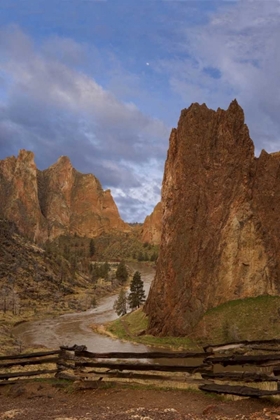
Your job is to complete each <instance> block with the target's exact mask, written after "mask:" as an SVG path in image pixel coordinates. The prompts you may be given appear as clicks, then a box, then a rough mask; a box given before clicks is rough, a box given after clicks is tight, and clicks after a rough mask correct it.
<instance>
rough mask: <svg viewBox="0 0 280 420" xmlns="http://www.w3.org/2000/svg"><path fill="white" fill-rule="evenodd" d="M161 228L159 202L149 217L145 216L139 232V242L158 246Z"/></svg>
mask: <svg viewBox="0 0 280 420" xmlns="http://www.w3.org/2000/svg"><path fill="white" fill-rule="evenodd" d="M161 228H162V204H161V202H159V203H158V204H157V205H156V206H155V208H154V210H153V212H152V213H151V214H150V216H147V217H146V219H145V221H144V223H143V226H142V231H141V241H142V242H144V243H145V242H148V243H149V244H152V245H159V243H160V237H161Z"/></svg>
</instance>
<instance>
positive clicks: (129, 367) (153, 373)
mask: <svg viewBox="0 0 280 420" xmlns="http://www.w3.org/2000/svg"><path fill="white" fill-rule="evenodd" d="M221 353H222V354H221ZM240 353H241V354H240ZM161 359H164V363H163V361H162V360H161ZM34 366H37V370H34ZM227 366H229V367H230V370H226V369H225V367H227ZM264 367H265V369H264ZM232 369H234V371H232ZM252 369H253V370H254V371H252ZM279 373H280V340H265V341H253V342H249V341H246V342H244V341H243V342H239V343H226V344H221V345H215V346H214V345H209V346H206V347H205V348H204V352H203V353H201V352H199V353H191V352H139V353H130V352H111V353H94V352H89V351H87V348H86V347H85V346H77V345H75V346H72V347H66V346H62V347H60V349H58V350H53V351H44V352H36V353H28V354H19V355H15V356H1V357H0V385H6V384H12V383H15V382H18V381H21V380H28V378H30V377H42V376H46V375H47V376H48V377H49V376H51V377H56V378H58V379H69V380H72V381H76V382H78V383H79V384H80V386H81V387H95V386H97V384H99V383H100V381H112V380H113V381H122V380H124V379H127V380H130V381H139V380H141V381H143V380H144V381H150V380H154V381H160V382H161V383H163V384H164V383H165V381H179V382H185V383H186V384H187V383H189V381H191V380H193V381H194V382H195V381H196V384H197V385H198V388H200V389H201V390H202V391H205V392H215V393H222V394H233V395H241V396H248V397H260V396H267V395H277V394H280V390H279V389H280V376H278V374H279ZM226 382H227V383H226ZM244 383H261V384H262V386H263V384H269V388H271V386H272V387H274V389H269V390H267V389H259V388H257V387H252V386H250V387H248V386H244Z"/></svg>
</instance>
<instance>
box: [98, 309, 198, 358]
mask: <svg viewBox="0 0 280 420" xmlns="http://www.w3.org/2000/svg"><path fill="white" fill-rule="evenodd" d="M90 327H91V329H92V330H93V331H94V332H96V333H98V334H104V335H107V336H108V337H112V338H114V339H116V340H123V341H129V342H132V343H135V344H143V345H145V346H150V347H157V348H165V349H169V350H188V351H196V352H199V351H203V349H202V347H201V346H200V345H199V344H198V343H197V342H196V341H195V340H191V339H190V338H189V337H155V336H153V335H149V334H145V331H146V329H147V327H148V317H147V316H146V314H145V313H144V312H143V311H142V308H139V309H137V310H135V311H133V312H130V313H129V314H127V315H124V316H122V317H120V318H118V319H116V320H114V321H112V322H108V323H107V324H103V325H99V324H91V325H90Z"/></svg>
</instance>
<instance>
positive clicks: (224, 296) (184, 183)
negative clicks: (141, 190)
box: [145, 101, 280, 335]
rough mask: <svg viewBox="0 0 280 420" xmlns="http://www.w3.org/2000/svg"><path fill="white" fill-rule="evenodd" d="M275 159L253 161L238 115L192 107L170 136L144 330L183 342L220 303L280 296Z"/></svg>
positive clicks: (279, 169) (279, 182)
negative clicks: (181, 338) (160, 224)
mask: <svg viewBox="0 0 280 420" xmlns="http://www.w3.org/2000/svg"><path fill="white" fill-rule="evenodd" d="M279 205H280V154H270V155H269V154H267V153H266V152H265V151H263V152H262V153H261V155H260V157H259V158H258V159H257V158H255V157H254V146H253V143H252V140H251V139H250V137H249V131H248V128H247V126H246V125H245V124H244V114H243V111H242V109H241V108H240V106H239V105H238V103H237V102H236V101H233V102H232V103H231V104H230V106H229V108H228V110H227V111H224V110H221V109H218V110H217V112H215V111H213V110H211V109H208V108H207V106H206V105H205V104H203V105H198V104H192V105H191V106H190V107H189V108H188V109H184V110H183V111H182V113H181V117H180V119H179V123H178V128H177V129H173V130H172V132H171V136H170V144H169V151H168V156H167V161H166V165H165V172H164V179H163V187H162V206H163V228H162V229H163V232H162V237H161V246H160V253H159V259H158V264H157V271H156V277H155V280H154V282H153V284H152V287H151V290H150V293H149V297H148V300H147V303H146V305H145V311H146V312H147V313H148V315H149V317H150V327H149V331H150V332H151V333H155V334H162V335H184V334H186V333H189V332H190V331H191V330H192V328H193V326H194V325H195V324H196V323H197V322H198V320H199V319H200V318H201V316H202V315H203V313H204V312H205V311H206V310H207V309H209V308H211V307H214V306H217V305H219V304H221V303H223V302H225V301H228V300H232V299H237V298H244V297H248V296H257V295H261V294H279V292H280V252H279V251H280V220H279V217H278V209H279Z"/></svg>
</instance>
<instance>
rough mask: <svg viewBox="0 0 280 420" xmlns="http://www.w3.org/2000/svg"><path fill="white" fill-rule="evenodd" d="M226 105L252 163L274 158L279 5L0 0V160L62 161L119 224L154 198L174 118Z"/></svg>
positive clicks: (139, 218) (273, 0)
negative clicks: (107, 200) (27, 156)
mask: <svg viewBox="0 0 280 420" xmlns="http://www.w3.org/2000/svg"><path fill="white" fill-rule="evenodd" d="M234 98H236V99H237V101H238V102H239V104H240V105H241V106H242V108H243V109H244V112H245V119H246V123H247V125H248V127H249V130H250V136H251V138H252V140H253V141H254V143H255V149H256V150H255V153H256V155H257V156H258V154H259V153H260V151H261V149H265V150H266V151H267V152H273V151H278V150H280V117H279V116H280V0H259V1H258V0H235V1H228V0H223V1H221V0H220V1H215V0H213V1H212V0H206V1H204V0H180V1H176V0H48V1H45V0H1V1H0V159H4V158H6V157H7V156H12V155H15V156H17V155H18V152H19V150H20V149H26V150H31V151H33V152H34V153H35V162H36V164H37V167H38V168H39V169H41V170H43V169H46V168H47V167H49V166H50V165H52V164H53V163H55V162H56V161H57V159H58V158H59V157H60V156H62V155H66V156H68V157H69V158H70V159H71V162H72V164H73V166H74V167H75V168H76V169H77V170H78V171H80V172H82V173H93V174H94V175H95V176H96V177H97V178H98V179H99V181H100V182H101V185H102V187H103V189H104V190H105V189H110V190H111V192H112V195H113V198H114V200H115V202H116V204H117V206H118V208H119V212H120V215H121V217H122V218H123V219H124V220H125V221H127V222H143V220H144V218H145V217H146V216H147V215H148V214H150V213H151V212H152V210H153V208H154V206H155V205H156V204H157V202H158V201H160V191H161V184H162V178H163V170H164V163H165V160H166V156H167V150H168V141H169V134H170V131H171V128H172V127H176V126H177V122H178V119H179V116H180V112H181V110H182V109H183V108H188V107H189V106H190V105H191V103H193V102H198V103H201V104H202V103H206V104H207V106H208V107H209V108H212V109H217V108H218V107H220V108H223V109H227V108H228V106H229V104H230V102H231V101H232V100H233V99H234Z"/></svg>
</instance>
